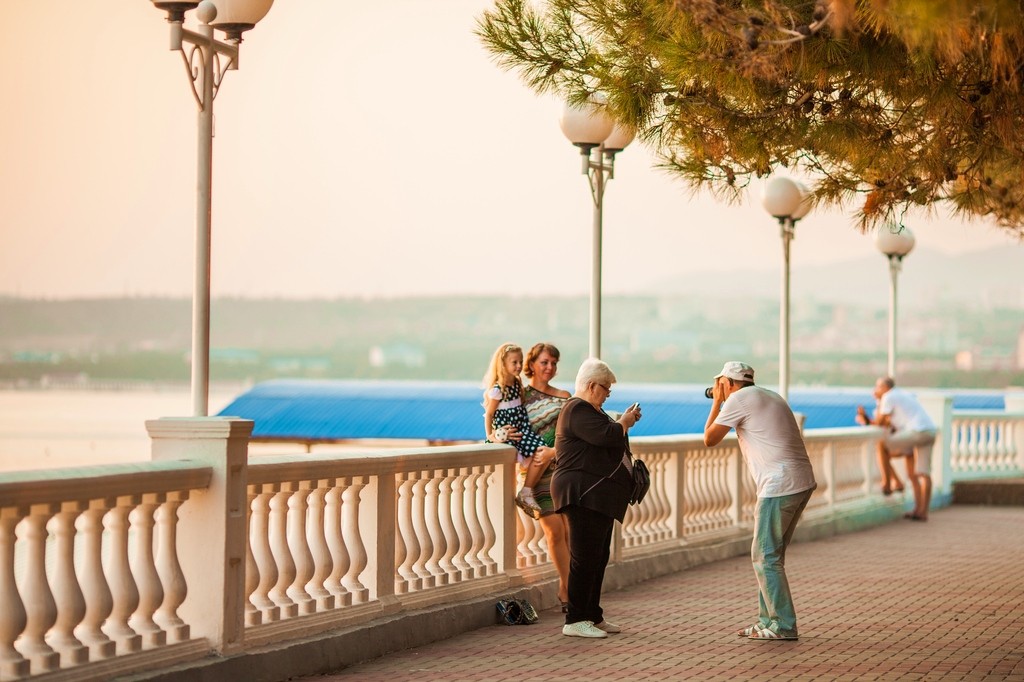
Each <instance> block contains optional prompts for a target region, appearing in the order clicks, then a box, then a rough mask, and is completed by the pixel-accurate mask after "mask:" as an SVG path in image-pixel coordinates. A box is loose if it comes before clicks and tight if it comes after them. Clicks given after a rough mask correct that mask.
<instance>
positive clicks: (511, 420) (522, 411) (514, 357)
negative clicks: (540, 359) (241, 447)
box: [483, 343, 552, 517]
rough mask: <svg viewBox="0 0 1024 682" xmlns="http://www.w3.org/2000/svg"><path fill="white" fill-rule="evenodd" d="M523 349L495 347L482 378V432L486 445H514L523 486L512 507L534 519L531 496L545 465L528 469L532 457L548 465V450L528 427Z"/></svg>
mask: <svg viewBox="0 0 1024 682" xmlns="http://www.w3.org/2000/svg"><path fill="white" fill-rule="evenodd" d="M522 371H523V349H522V348H520V347H519V346H517V345H516V344H514V343H503V344H501V345H500V346H498V349H497V350H496V351H494V355H493V356H492V357H491V364H490V365H489V366H488V368H487V373H486V374H485V375H484V382H483V385H484V389H485V390H484V403H483V405H484V430H485V431H486V433H487V442H488V443H506V442H507V443H508V444H509V445H513V446H515V449H516V453H517V459H518V461H519V466H520V467H521V468H523V469H525V470H526V472H527V473H526V477H525V480H524V482H523V487H522V488H520V489H519V492H518V493H516V499H515V502H516V504H517V505H518V506H519V507H521V508H522V509H523V511H525V512H526V513H527V514H529V515H531V516H533V517H537V516H539V515H540V513H541V508H540V505H539V504H537V500H536V499H534V497H533V486H534V485H536V484H537V482H538V481H539V480H540V477H541V475H542V474H543V473H544V471H545V469H547V467H546V466H530V465H531V464H533V463H534V459H533V458H534V456H540V457H541V458H542V459H541V460H538V461H543V462H545V463H546V462H550V461H551V459H552V457H551V454H550V453H549V452H548V451H549V450H551V448H549V447H548V446H547V445H545V444H544V441H543V440H541V437H540V436H538V435H537V434H536V433H534V431H533V429H532V428H530V419H529V416H528V415H527V414H526V408H525V407H524V406H523V398H522V396H523V382H522V380H521V379H520V378H519V373H520V372H522Z"/></svg>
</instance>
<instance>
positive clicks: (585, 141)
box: [559, 100, 634, 358]
mask: <svg viewBox="0 0 1024 682" xmlns="http://www.w3.org/2000/svg"><path fill="white" fill-rule="evenodd" d="M602 105H603V103H602V102H601V101H600V100H597V101H595V102H594V103H588V104H587V105H584V106H583V107H575V106H572V105H568V104H567V105H566V106H565V109H564V110H563V111H562V116H561V118H560V120H559V125H560V126H561V128H562V132H563V133H564V134H565V136H566V137H567V138H569V141H570V142H572V143H573V144H574V145H576V146H577V147H579V148H580V156H581V158H582V160H583V167H582V170H583V174H584V175H586V176H587V180H588V181H589V182H590V193H591V195H592V197H593V199H594V227H593V247H592V254H591V277H590V357H592V358H599V357H601V260H602V255H601V251H602V239H603V224H602V223H603V221H604V190H605V185H606V184H607V182H608V181H609V180H611V179H612V178H614V177H615V155H616V154H618V153H619V152H621V151H622V150H623V149H625V148H626V146H627V145H628V144H629V143H630V142H632V141H633V137H634V133H633V131H631V130H629V129H626V128H623V127H621V126H618V125H616V124H615V122H614V121H613V120H612V119H611V118H610V117H608V115H607V114H605V113H604V107H603V106H602Z"/></svg>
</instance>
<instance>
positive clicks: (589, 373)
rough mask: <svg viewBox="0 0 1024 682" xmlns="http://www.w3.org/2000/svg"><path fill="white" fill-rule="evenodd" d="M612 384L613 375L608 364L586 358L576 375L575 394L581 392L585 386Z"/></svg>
mask: <svg viewBox="0 0 1024 682" xmlns="http://www.w3.org/2000/svg"><path fill="white" fill-rule="evenodd" d="M591 382H593V383H595V384H614V383H615V373H614V372H612V368H611V367H609V366H608V363H607V362H605V361H604V360H598V359H597V358H587V359H586V360H584V361H583V364H582V365H580V371H579V372H577V373H576V393H580V392H581V391H583V390H584V389H585V388H586V387H587V384H589V383H591Z"/></svg>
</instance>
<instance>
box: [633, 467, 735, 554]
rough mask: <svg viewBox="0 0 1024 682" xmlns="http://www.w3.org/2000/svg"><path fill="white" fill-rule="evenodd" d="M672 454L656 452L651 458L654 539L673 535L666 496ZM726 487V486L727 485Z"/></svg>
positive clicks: (665, 538) (670, 508)
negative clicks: (655, 512) (654, 512)
mask: <svg viewBox="0 0 1024 682" xmlns="http://www.w3.org/2000/svg"><path fill="white" fill-rule="evenodd" d="M671 459H672V456H671V454H669V453H667V452H662V453H658V455H657V456H655V457H654V458H653V466H652V467H650V469H651V491H650V493H648V494H649V495H650V494H653V496H654V500H655V501H654V506H655V508H656V509H657V514H656V516H655V519H654V525H655V529H656V539H658V540H668V539H670V538H672V537H673V533H672V525H671V524H670V523H669V519H670V518H671V516H672V502H671V501H670V500H669V498H668V490H667V488H666V486H667V485H668V476H669V473H668V469H669V463H670V462H671ZM728 471H729V468H728V467H726V476H727V477H728ZM727 489H728V486H727ZM729 522H730V523H731V522H732V517H731V516H729Z"/></svg>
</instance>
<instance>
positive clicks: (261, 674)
mask: <svg viewBox="0 0 1024 682" xmlns="http://www.w3.org/2000/svg"><path fill="white" fill-rule="evenodd" d="M902 511H903V509H902V506H900V505H898V504H896V503H894V502H885V501H879V500H878V499H872V500H866V501H863V502H858V503H853V504H851V505H850V506H847V507H841V508H838V509H834V510H833V512H832V513H831V514H829V515H828V516H827V517H825V516H822V517H819V516H817V515H816V514H814V513H813V512H811V513H810V514H808V515H807V516H806V517H805V518H804V519H802V520H801V522H800V525H799V526H798V528H797V533H796V538H795V539H796V541H797V542H813V541H814V540H820V539H823V538H828V537H832V536H835V535H840V534H844V533H852V532H856V531H858V530H862V529H865V528H870V527H873V526H878V525H882V524H885V523H888V522H890V521H892V520H894V519H896V518H899V516H900V515H901V514H902ZM751 538H752V530H749V529H748V530H742V529H741V530H737V531H735V532H734V533H731V534H728V535H726V536H723V537H721V538H716V539H712V540H708V541H706V542H702V543H694V544H683V545H675V546H672V545H671V544H670V543H666V545H667V546H666V547H665V548H664V549H661V550H660V551H654V552H652V553H648V554H643V555H639V556H635V557H627V558H626V559H624V560H623V561H621V562H618V563H615V564H612V565H609V566H608V571H607V573H606V575H605V589H606V590H608V591H611V590H617V589H622V588H624V587H628V586H630V585H635V584H637V583H641V582H644V581H645V580H649V579H651V578H655V577H658V576H662V575H667V574H670V573H676V572H679V571H684V570H686V569H687V568H691V567H693V566H698V565H702V564H707V563H711V562H714V561H720V560H723V559H729V558H732V557H735V556H741V555H745V554H748V553H749V552H750V542H751ZM505 594H513V595H515V596H517V597H521V598H526V599H529V600H530V602H531V603H532V604H533V605H534V606H535V607H536V608H537V610H538V611H542V610H545V609H548V608H551V607H554V606H555V605H557V603H558V602H557V580H556V579H554V578H551V579H547V580H545V581H542V582H538V583H533V584H531V585H528V586H524V587H523V588H520V589H518V590H515V591H513V592H510V593H509V592H503V593H500V594H494V595H489V596H487V597H480V598H474V599H468V600H464V601H459V602H454V603H452V604H449V605H446V606H437V607H432V608H427V609H423V610H421V611H414V612H411V613H404V614H402V615H401V616H392V617H386V618H381V619H378V620H376V621H373V622H371V623H367V624H364V625H360V626H355V627H350V628H345V629H340V630H337V631H334V632H330V633H325V634H321V635H317V636H313V637H308V638H305V639H299V640H291V641H288V642H282V643H280V644H275V645H268V646H264V647H260V648H257V649H252V650H248V651H245V652H243V653H239V654H237V655H232V656H212V657H208V658H205V659H202V660H199V661H194V662H191V663H187V664H182V665H179V666H176V667H173V668H167V669H164V670H160V671H149V672H145V673H140V674H137V675H133V676H127V677H121V678H118V679H119V680H121V681H122V682H142V681H147V682H222V681H223V680H247V682H279V681H281V680H287V679H290V678H293V677H300V676H304V675H318V674H324V673H329V672H332V671H337V670H339V669H342V668H345V667H347V666H351V665H355V664H356V663H361V662H363V661H368V660H372V659H374V658H378V657H380V656H384V655H386V654H388V653H392V652H395V651H401V650H404V649H409V648H412V647H417V646H422V645H424V644H429V643H431V642H436V641H440V640H444V639H449V638H451V637H454V636H455V635H458V634H461V633H463V632H468V631H471V630H478V629H481V628H485V627H488V626H491V625H495V624H497V623H498V617H497V610H496V609H495V602H496V601H497V600H498V599H499V598H500V597H502V596H504V595H505ZM526 627H529V626H526ZM524 634H525V633H524Z"/></svg>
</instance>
